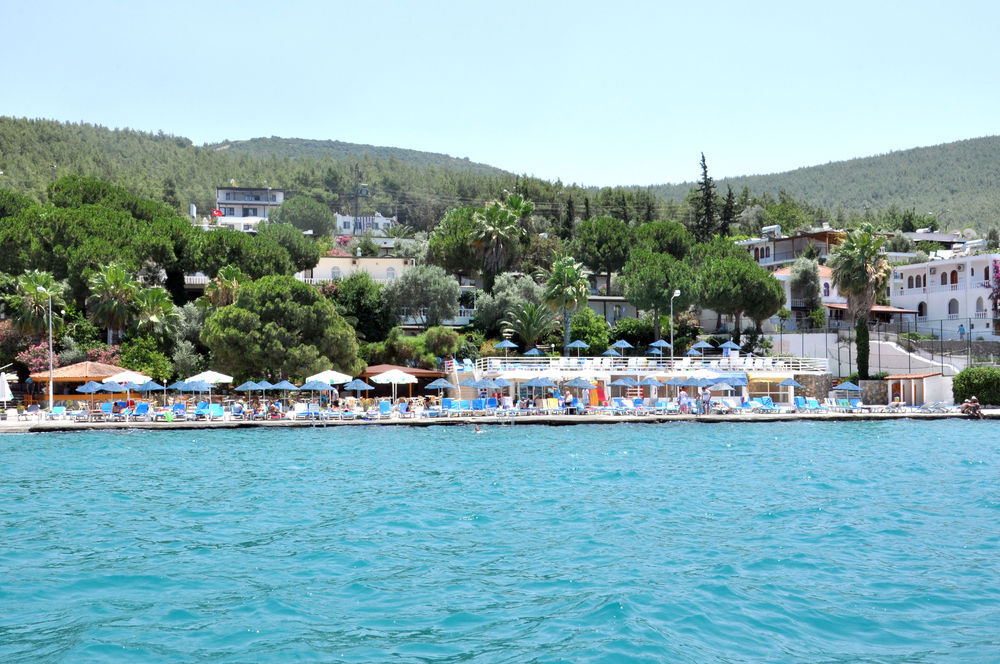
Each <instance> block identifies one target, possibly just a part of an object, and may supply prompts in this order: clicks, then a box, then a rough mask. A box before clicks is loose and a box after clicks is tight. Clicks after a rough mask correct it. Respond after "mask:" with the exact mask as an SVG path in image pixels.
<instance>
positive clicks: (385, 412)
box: [378, 401, 392, 420]
mask: <svg viewBox="0 0 1000 664" xmlns="http://www.w3.org/2000/svg"><path fill="white" fill-rule="evenodd" d="M391 417H392V402H391V401H379V402H378V419H380V420H387V419H389V418H391Z"/></svg>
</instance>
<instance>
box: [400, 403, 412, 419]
mask: <svg viewBox="0 0 1000 664" xmlns="http://www.w3.org/2000/svg"><path fill="white" fill-rule="evenodd" d="M399 416H400V417H401V418H402V417H410V418H412V417H413V411H412V410H410V404H408V403H406V402H405V401H404V402H402V403H401V404H399Z"/></svg>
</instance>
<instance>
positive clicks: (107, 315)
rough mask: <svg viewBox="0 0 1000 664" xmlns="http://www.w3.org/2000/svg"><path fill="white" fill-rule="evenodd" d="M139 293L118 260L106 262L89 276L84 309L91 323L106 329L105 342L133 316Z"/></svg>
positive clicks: (131, 278)
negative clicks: (136, 297) (88, 289)
mask: <svg viewBox="0 0 1000 664" xmlns="http://www.w3.org/2000/svg"><path fill="white" fill-rule="evenodd" d="M138 292H139V284H138V283H136V281H135V279H134V278H133V277H132V275H131V274H130V273H129V272H128V271H127V270H125V268H124V267H122V266H121V265H119V264H117V263H110V264H108V265H105V266H104V267H103V268H102V269H100V270H98V271H97V272H95V273H94V274H92V275H91V276H90V297H88V298H87V309H88V310H89V312H90V319H91V321H93V323H94V325H97V326H98V327H103V328H105V329H106V330H107V331H108V345H111V343H112V341H113V340H114V333H115V332H116V331H117V332H120V331H121V330H124V329H125V328H126V327H128V326H129V323H131V322H132V320H133V319H134V318H135V296H136V293H138Z"/></svg>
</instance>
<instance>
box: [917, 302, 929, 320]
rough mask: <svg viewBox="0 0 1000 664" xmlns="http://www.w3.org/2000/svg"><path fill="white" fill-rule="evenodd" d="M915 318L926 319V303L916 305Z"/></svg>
mask: <svg viewBox="0 0 1000 664" xmlns="http://www.w3.org/2000/svg"><path fill="white" fill-rule="evenodd" d="M917 316H919V317H920V318H926V317H927V303H926V302H921V303H920V304H918V305H917Z"/></svg>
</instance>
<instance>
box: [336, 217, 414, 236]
mask: <svg viewBox="0 0 1000 664" xmlns="http://www.w3.org/2000/svg"><path fill="white" fill-rule="evenodd" d="M335 216H336V218H337V234H338V235H363V234H364V233H365V232H366V231H371V233H372V235H375V236H380V235H385V234H386V232H387V231H388V230H389V229H391V228H392V227H393V226H394V225H395V224H397V223H399V220H398V219H397V218H396V217H383V216H382V215H381V214H380V213H378V212H376V213H375V215H374V216H371V217H353V216H351V215H346V214H340V213H337V214H336V215H335Z"/></svg>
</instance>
